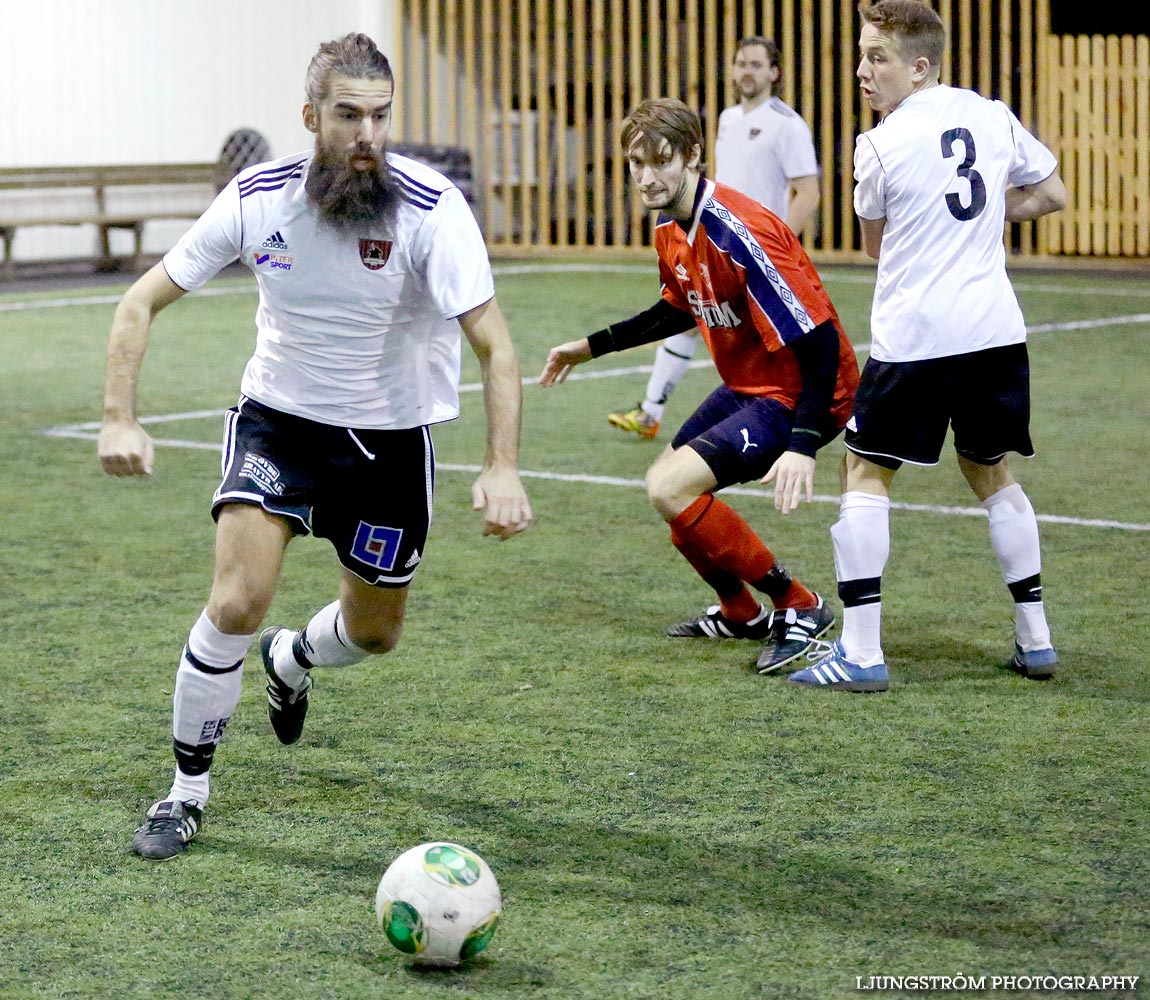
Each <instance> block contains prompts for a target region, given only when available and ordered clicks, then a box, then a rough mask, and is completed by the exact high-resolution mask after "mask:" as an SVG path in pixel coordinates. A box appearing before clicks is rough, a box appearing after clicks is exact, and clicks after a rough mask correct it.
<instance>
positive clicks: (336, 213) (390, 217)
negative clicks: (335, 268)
mask: <svg viewBox="0 0 1150 1000" xmlns="http://www.w3.org/2000/svg"><path fill="white" fill-rule="evenodd" d="M304 189H305V190H306V191H307V195H308V198H309V199H310V200H311V202H312V204H314V205H315V206H316V208H318V209H319V214H320V218H322V219H324V220H325V221H326V222H329V223H331V224H332V225H333V226H336V227H337V228H339V229H357V228H358V229H362V228H364V227H366V226H371V225H373V224H376V223H382V224H383V225H385V226H387V227H388V228H391V226H393V225H394V223H395V213H396V209H397V208H398V207H399V203H400V202H401V201H402V200H403V195H402V192H401V190H400V187H399V183H398V182H397V181H396V179H395V175H394V174H393V173H392V172H391V168H390V167H389V166H388V165H387V158H386V157H385V156H383V155H382V154H381V156H380V164H379V167H378V168H376V169H374V170H356V169H355V168H354V167H352V166H351V164H350V163H349V162H348V158H347V157H346V156H342V155H340V154H339V153H333V152H330V151H328V150H322V149H317V150H316V152H315V156H314V157H313V158H312V161H311V166H310V167H309V168H308V172H307V181H306V182H305V184H304Z"/></svg>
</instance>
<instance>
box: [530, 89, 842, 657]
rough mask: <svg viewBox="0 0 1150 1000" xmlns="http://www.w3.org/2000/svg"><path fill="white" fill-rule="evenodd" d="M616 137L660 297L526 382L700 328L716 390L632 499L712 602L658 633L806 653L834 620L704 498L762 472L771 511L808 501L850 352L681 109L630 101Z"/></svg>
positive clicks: (789, 243) (543, 380) (796, 252)
mask: <svg viewBox="0 0 1150 1000" xmlns="http://www.w3.org/2000/svg"><path fill="white" fill-rule="evenodd" d="M621 139H622V148H623V152H624V154H625V155H626V157H627V162H628V166H629V169H630V172H631V178H632V180H633V181H634V183H635V186H636V189H637V190H638V193H639V196H640V197H641V198H642V200H643V204H644V205H645V206H646V207H647V208H649V209H655V210H658V211H659V212H660V213H661V214H660V216H659V221H658V224H657V226H656V229H655V247H656V249H657V251H658V255H659V276H660V280H661V283H662V296H661V298H660V300H659V302H658V303H656V304H655V305H654V306H652V307H651V308H650V309H648V310H646V311H645V312H643V313H640V314H639V315H637V316H634V317H632V318H631V319H628V320H624V321H623V322H621V323H617V324H612V325H611V326H609V327H607V328H606V329H605V330H598V331H596V332H595V333H592V334H591V335H590V336H589V337H584V338H582V339H579V340H573V341H570V342H568V343H566V344H561V345H560V346H558V347H555V348H553V349H552V350H551V352H550V354H549V355H548V358H547V363H546V365H545V366H544V369H543V372H542V374H541V376H540V379H539V382H540V385H543V386H549V385H553V384H555V383H557V382H562V381H564V380H565V379H566V377H567V375H568V373H569V372H570V371H571V369H572V368H573V367H574V366H575V365H577V364H581V363H583V362H585V361H589V360H591V359H592V358H596V357H600V356H601V355H603V354H607V353H609V352H611V351H619V350H624V349H626V348H628V347H635V346H638V345H640V344H649V343H653V342H655V341H657V340H663V339H664V338H666V337H668V336H671V335H673V334H676V333H681V332H683V331H684V330H688V329H697V330H698V331H699V333H700V334H701V335H702V337H703V340H704V342H705V343H706V345H707V348H708V350H709V351H710V352H711V356H712V358H713V359H714V362H715V367H716V369H717V370H718V372H719V375H720V377H721V378H722V380H723V384H722V385H720V386H719V387H718V388H717V389H715V391H714V392H712V393H711V394H710V395H709V396H708V397H707V398H706V399H705V400H704V401H703V403H702V404H701V405H700V406H699V407H698V409H696V410H695V412H694V413H693V414H691V416H690V417H688V419H687V421H686V422H685V423H684V424H683V426H682V427H681V428H680V429H679V431H678V433H677V434H676V435H675V437H674V439H673V440H672V442H671V444H670V445H669V446H668V447H667V449H666V450H665V451H664V452H663V454H662V455H660V456H659V458H658V459H657V460H656V462H655V463H654V465H652V466H651V468H650V469H649V470H648V472H647V494H648V496H649V497H650V500H651V502H652V504H653V505H654V507H655V509H656V510H657V511H658V512H659V513H660V514H661V515H662V517H663V519H664V520H665V521H666V522H667V523H668V525H669V526H670V528H671V541H672V542H673V544H674V545H675V547H676V548H677V549H678V550H679V551H680V552H681V553H682V554H683V556H684V557H685V558H686V559H687V561H688V562H689V563H690V564H691V566H692V567H693V568H694V570H695V571H696V573H698V574H699V576H700V577H702V579H703V580H704V581H705V582H706V583H707V584H708V585H709V586H710V587H711V588H712V589H713V590H714V591H715V592H716V594H717V595H718V598H719V603H718V604H717V605H715V606H713V607H711V608H708V609H707V611H706V612H705V613H704V614H703V615H702V616H700V617H698V618H696V619H692V620H690V621H686V622H682V623H680V624H678V625H673V626H672V627H671V628H669V629H668V630H667V634H668V635H669V636H673V637H700V638H715V639H722V638H741V639H753V640H759V641H762V640H766V645H765V647H764V649H763V650H762V653H761V654H760V656H759V658H758V664H757V666H758V669H759V672H760V673H774V672H775V671H777V670H779V669H780V668H781V667H783V666H784V665H786V664H787V663H790V662H792V661H793V660H795V659H797V658H798V657H800V656H802V655H803V654H804V653H806V652H808V651H809V650H810V649H812V648H813V647H814V645H815V640H816V639H817V638H818V637H819V636H821V635H823V634H824V633H825V632H827V631H828V630H829V629H830V627H831V626H832V625H833V624H834V614H833V613H832V612H831V610H830V608H829V607H827V605H826V603H825V602H824V601H823V600H822V598H820V597H819V596H818V594H817V593H815V592H813V591H811V590H809V589H807V588H806V587H805V586H803V584H802V583H800V582H799V581H798V580H796V579H794V578H793V577H792V576H791V575H790V574H789V573H788V572H787V570H786V569H785V568H784V567H783V565H782V564H781V563H780V562H779V561H778V560H777V559H776V558H775V556H774V554H773V553H772V552H771V550H770V549H769V548H767V546H766V545H765V544H764V543H763V542H762V540H761V539H760V538H759V537H758V536H757V535H756V534H755V532H754V531H753V530H752V529H751V527H750V525H749V524H747V522H746V521H745V520H744V519H743V518H742V517H741V516H739V514H737V513H736V512H735V511H734V510H733V509H732V508H731V507H729V506H728V505H727V504H725V503H724V502H723V501H722V500H720V499H719V498H718V497H716V496H715V493H716V492H717V491H718V490H721V489H723V488H724V487H727V486H732V485H734V484H736V483H746V482H751V481H753V480H761V481H762V482H767V483H769V482H773V483H774V484H775V507H776V508H777V509H778V510H779V511H780V512H781V513H783V514H787V513H789V512H790V511H792V510H794V509H795V508H796V507H797V506H798V504H799V503H800V501H801V500H802V498H803V496H804V495H805V496H806V498H807V499H808V500H811V499H813V495H814V470H815V455H816V453H817V451H818V449H819V448H821V447H822V446H823V445H825V444H826V443H828V442H829V441H831V440H833V439H834V438H835V437H836V436H837V435H838V434H839V433H840V432H841V431H842V429H843V426H844V425H845V424H846V421H847V419H848V418H849V416H850V411H851V405H852V402H853V400H854V393H855V388H856V387H857V385H858V379H859V370H858V362H857V360H856V359H855V353H854V348H853V347H852V346H851V344H850V341H849V340H848V339H847V337H846V334H845V333H844V332H843V328H842V324H841V322H840V321H839V317H838V314H837V313H836V311H835V308H834V305H833V304H832V302H831V300H830V298H829V296H828V295H827V293H826V290H825V289H824V288H823V285H822V282H821V280H820V279H819V276H818V273H817V272H816V270H815V268H814V265H813V264H812V263H811V261H810V258H809V257H808V256H807V254H806V251H805V250H804V249H803V247H802V244H801V243H800V242H799V240H798V238H797V237H796V236H795V235H794V233H793V232H792V231H791V230H790V229H789V228H788V226H787V224H786V223H785V222H784V221H783V220H782V219H781V218H779V217H778V216H777V215H775V214H774V213H772V212H771V211H769V210H768V209H766V208H764V207H763V206H762V205H761V204H760V203H759V202H757V201H755V200H754V199H752V198H748V197H746V196H745V195H742V194H740V193H739V192H737V191H735V190H734V189H733V188H729V187H726V186H725V185H723V184H717V183H715V182H714V181H712V180H709V179H708V178H707V177H705V176H704V174H703V162H702V161H703V135H702V127H701V124H700V122H699V117H698V115H697V114H696V113H695V112H694V111H692V110H691V109H690V108H688V107H687V106H686V105H685V104H683V103H682V102H681V101H677V100H673V99H670V98H659V99H654V100H648V101H644V102H643V103H642V104H640V105H639V107H638V108H636V109H635V111H634V112H632V114H631V115H630V116H629V117H628V118H627V120H626V121H625V122H624V125H623V130H622V136H621ZM753 591H759V592H760V593H762V594H765V595H766V596H767V597H768V598H769V599H770V602H771V606H770V607H769V608H768V607H764V605H763V604H762V603H761V602H760V600H759V598H758V597H757V596H756V595H755V594H754V593H753Z"/></svg>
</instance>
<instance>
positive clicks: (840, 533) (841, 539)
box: [831, 492, 890, 667]
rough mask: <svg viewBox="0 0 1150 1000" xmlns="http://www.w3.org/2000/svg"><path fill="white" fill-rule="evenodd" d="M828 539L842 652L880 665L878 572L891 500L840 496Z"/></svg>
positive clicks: (885, 551)
mask: <svg viewBox="0 0 1150 1000" xmlns="http://www.w3.org/2000/svg"><path fill="white" fill-rule="evenodd" d="M831 541H832V543H833V544H834V551H835V576H836V577H837V579H838V582H839V599H840V600H841V601H842V602H843V631H842V639H841V642H842V644H843V652H844V653H845V654H846V658H847V659H848V660H851V661H852V662H854V663H857V664H859V665H860V666H864V667H870V666H874V665H875V664H878V663H882V662H883V654H882V634H881V632H882V574H883V570H884V569H885V568H886V561H887V557H888V556H889V555H890V498H889V497H881V496H875V495H874V494H871V493H858V492H850V493H844V494H843V497H842V502H841V504H840V506H839V518H838V520H837V521H836V522H835V523H834V524H833V525H831Z"/></svg>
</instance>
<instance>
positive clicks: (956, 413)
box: [844, 343, 1034, 469]
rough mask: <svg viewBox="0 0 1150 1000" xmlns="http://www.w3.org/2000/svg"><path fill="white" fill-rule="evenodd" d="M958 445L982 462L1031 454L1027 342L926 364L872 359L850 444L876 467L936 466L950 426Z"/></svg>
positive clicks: (861, 388)
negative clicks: (903, 464)
mask: <svg viewBox="0 0 1150 1000" xmlns="http://www.w3.org/2000/svg"><path fill="white" fill-rule="evenodd" d="M948 427H949V428H953V429H954V450H955V451H957V452H958V454H959V455H961V456H963V457H964V458H968V459H970V460H971V461H972V462H978V463H979V464H981V465H994V464H995V463H996V462H999V461H1001V459H1002V458H1003V456H1004V455H1006V453H1007V452H1009V451H1016V452H1018V453H1019V454H1020V455H1025V456H1027V457H1030V456H1031V455H1033V454H1034V446H1033V445H1032V444H1031V441H1030V360H1029V356H1028V355H1027V352H1026V344H1025V343H1022V344H1009V345H1007V346H1005V347H991V348H988V349H987V350H985V351H975V352H973V353H971V354H956V355H953V356H951V357H947V358H929V359H927V360H924V361H899V362H886V361H875V360H874V359H873V358H871V359H870V360H868V361H867V363H866V365H865V366H864V367H863V371H862V377H861V379H860V380H859V387H858V393H857V394H856V395H855V402H854V409H853V410H852V412H851V418H850V420H849V421H848V423H847V431H846V436H845V438H844V441H845V443H846V446H847V447H848V448H849V449H850V450H851V451H853V452H855V453H856V454H858V455H862V456H863V457H864V458H867V459H870V461H872V462H874V463H875V464H876V465H881V466H884V467H885V468H889V469H897V468H898V467H899V466H900V465H901V464H902V463H903V462H910V463H911V464H913V465H937V464H938V460H939V456H940V455H941V454H942V446H943V443H944V442H945V440H946V432H947V428H948Z"/></svg>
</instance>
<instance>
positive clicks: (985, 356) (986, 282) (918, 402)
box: [789, 0, 1066, 691]
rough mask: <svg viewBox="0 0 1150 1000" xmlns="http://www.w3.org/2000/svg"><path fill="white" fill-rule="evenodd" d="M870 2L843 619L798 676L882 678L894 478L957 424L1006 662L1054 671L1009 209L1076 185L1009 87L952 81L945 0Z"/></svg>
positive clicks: (924, 457)
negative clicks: (1000, 598) (866, 258)
mask: <svg viewBox="0 0 1150 1000" xmlns="http://www.w3.org/2000/svg"><path fill="white" fill-rule="evenodd" d="M860 13H861V14H862V20H863V25H862V30H861V32H860V35H859V48H860V51H861V61H860V63H859V67H858V72H857V75H858V78H859V82H860V84H861V88H862V94H863V97H864V98H865V99H866V101H867V102H868V103H869V104H870V106H871V107H872V108H873V109H874V110H875V111H877V112H879V114H880V115H882V116H883V117H882V120H881V122H880V123H879V125H878V126H876V127H875V128H874V129H872V130H870V131H869V132H865V133H863V134H862V135H860V136H859V137H858V139H857V141H856V145H855V181H856V187H855V193H854V205H855V212H856V214H857V215H858V216H859V218H860V220H861V221H862V234H863V249H864V250H866V252H867V253H868V254H869V255H870V256H871V257H874V258H876V259H877V260H878V277H877V281H876V285H875V294H874V301H873V303H872V307H871V337H872V341H873V345H872V349H871V356H870V358H869V360H868V361H867V363H866V366H865V368H864V370H863V375H862V380H861V382H860V384H859V390H858V394H857V395H856V397H855V406H854V410H853V412H852V415H851V419H850V421H849V422H848V424H847V432H846V438H845V441H846V446H847V454H846V457H845V460H844V462H845V471H844V477H845V484H844V492H843V497H842V503H841V509H840V514H839V519H838V521H837V522H836V523H835V525H834V526H833V527H832V529H831V537H832V541H833V544H834V554H835V570H836V574H837V576H838V581H839V597H840V598H841V599H842V602H843V631H842V638H841V639H840V640H838V641H836V642H835V643H833V644H832V646H831V648H830V651H829V652H828V653H827V655H825V656H824V657H823V658H822V659H820V660H819V661H818V662H817V663H815V664H813V665H812V666H810V667H808V668H807V669H805V670H801V671H798V672H797V673H795V674H792V675H791V677H790V678H789V679H790V681H791V682H792V683H795V684H800V685H804V686H809V687H824V688H828V689H836V688H837V689H843V690H851V691H885V690H886V689H887V687H888V674H887V667H886V663H885V658H884V656H883V652H882V645H881V642H880V619H881V608H882V604H881V601H882V574H883V569H884V567H885V565H886V560H887V556H888V554H889V550H890V524H889V519H890V499H889V492H890V484H891V482H892V480H893V479H894V475H895V472H896V471H897V470H898V468H899V467H900V466H901V465H902V463H903V462H910V463H912V464H915V465H936V464H937V463H938V460H939V456H940V454H941V451H942V446H943V442H944V439H945V437H946V433H947V429H948V427H949V428H952V429H953V431H954V446H955V451H956V452H957V455H958V464H959V468H960V469H961V470H962V473H963V475H964V477H965V478H966V481H967V482H968V483H969V485H970V488H971V489H972V490H973V491H974V493H975V495H976V496H977V497H978V499H979V500H980V501H981V502H982V505H983V506H984V507H985V508H986V511H987V514H988V515H989V522H990V541H991V546H992V548H993V549H994V553H995V555H996V556H997V558H998V562H999V565H1000V567H1001V569H1002V574H1003V578H1004V580H1005V581H1006V584H1007V586H1008V588H1009V589H1010V592H1011V595H1012V596H1013V599H1014V609H1015V625H1014V628H1015V651H1014V656H1013V659H1012V660H1011V666H1012V667H1013V669H1015V670H1016V671H1018V672H1019V673H1021V674H1024V675H1025V676H1027V677H1031V678H1047V677H1050V676H1051V675H1053V673H1054V671H1055V668H1056V665H1057V663H1058V657H1057V655H1056V653H1055V651H1054V648H1053V646H1052V645H1051V640H1050V629H1049V627H1048V626H1047V622H1046V614H1045V610H1044V608H1043V604H1042V584H1041V579H1040V569H1041V561H1042V560H1041V552H1040V548H1039V538H1038V523H1037V519H1036V518H1035V515H1034V509H1033V507H1032V506H1031V504H1030V500H1029V499H1028V498H1027V496H1026V494H1025V493H1024V492H1023V490H1022V487H1021V486H1020V485H1019V484H1018V483H1017V482H1016V481H1015V479H1014V476H1013V474H1012V472H1011V468H1010V461H1009V459H1008V458H1007V452H1010V451H1017V452H1019V453H1020V454H1022V455H1027V456H1029V455H1032V454H1033V453H1034V451H1033V448H1032V446H1031V443H1030V426H1029V425H1030V379H1029V363H1028V360H1027V352H1026V328H1025V325H1024V323H1023V319H1022V313H1021V311H1020V309H1019V308H1018V301H1017V299H1016V298H1015V295H1014V290H1013V288H1012V287H1011V284H1010V279H1009V277H1008V275H1007V272H1006V255H1005V250H1004V247H1003V224H1004V221H1007V220H1008V221H1022V220H1026V219H1034V218H1037V217H1039V216H1041V215H1045V214H1047V213H1048V212H1054V211H1058V210H1059V209H1061V208H1062V207H1063V205H1064V204H1065V201H1066V190H1065V188H1064V186H1063V184H1062V180H1061V179H1060V177H1059V176H1058V163H1057V161H1056V159H1055V157H1054V155H1053V154H1052V153H1051V152H1050V150H1049V149H1047V148H1046V147H1045V146H1044V145H1042V143H1040V142H1039V141H1038V140H1037V139H1035V138H1034V136H1032V135H1031V134H1030V133H1029V132H1028V131H1027V130H1026V129H1025V128H1023V126H1022V124H1021V123H1020V122H1019V121H1018V119H1017V118H1016V117H1015V116H1014V114H1013V113H1011V111H1010V109H1009V108H1007V107H1006V105H1005V104H1002V103H1001V102H999V101H990V100H987V99H986V98H983V97H980V96H979V95H978V94H976V93H973V92H972V91H969V90H961V89H958V88H954V87H949V86H946V85H944V84H941V83H940V82H939V63H940V60H941V58H942V49H943V46H944V44H945V41H946V32H945V29H944V27H943V24H942V21H941V20H940V18H939V17H938V15H937V14H936V13H935V12H934V11H933V10H931V9H930V8H929V7H927V6H926V5H925V4H922V3H919V2H918V0H881V2H880V3H877V4H875V5H874V6H863V7H860Z"/></svg>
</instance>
